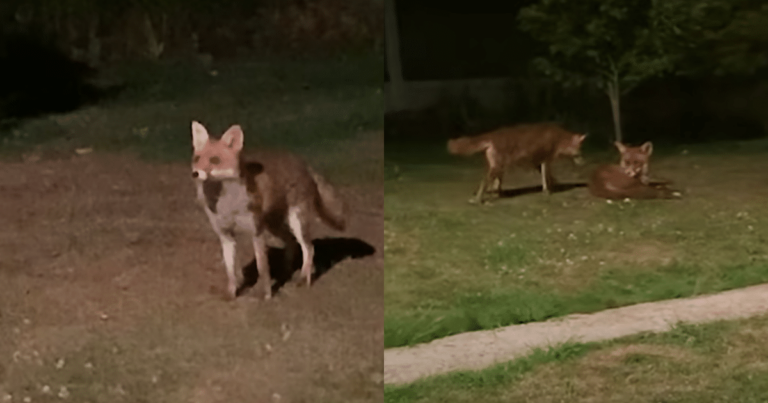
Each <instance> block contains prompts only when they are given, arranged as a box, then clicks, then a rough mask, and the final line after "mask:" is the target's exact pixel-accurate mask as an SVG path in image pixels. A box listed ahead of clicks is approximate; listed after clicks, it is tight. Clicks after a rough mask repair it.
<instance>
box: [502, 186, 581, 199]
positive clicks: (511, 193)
mask: <svg viewBox="0 0 768 403" xmlns="http://www.w3.org/2000/svg"><path fill="white" fill-rule="evenodd" d="M583 187H587V184H586V183H558V184H557V185H555V186H553V187H552V193H561V192H566V191H569V190H572V189H576V188H583ZM543 190H544V189H542V187H541V185H539V186H528V187H524V188H517V189H502V190H501V191H500V192H499V197H500V198H504V199H506V198H511V197H518V196H524V195H527V194H534V193H541V192H543Z"/></svg>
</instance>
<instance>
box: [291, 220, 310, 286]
mask: <svg viewBox="0 0 768 403" xmlns="http://www.w3.org/2000/svg"><path fill="white" fill-rule="evenodd" d="M308 213H309V208H307V207H291V208H290V209H288V226H289V227H290V229H291V232H292V233H293V236H294V237H296V241H297V242H298V243H299V246H301V254H302V263H301V275H302V276H303V277H304V278H306V279H307V286H310V285H311V284H312V270H313V269H314V259H315V246H314V245H313V244H312V239H311V238H310V236H309V226H308V225H307V224H308V223H309V217H308Z"/></svg>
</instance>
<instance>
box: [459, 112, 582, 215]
mask: <svg viewBox="0 0 768 403" xmlns="http://www.w3.org/2000/svg"><path fill="white" fill-rule="evenodd" d="M586 137H587V135H586V134H582V133H573V132H570V131H568V130H565V129H564V128H562V127H561V126H560V125H559V124H556V123H531V124H521V125H516V126H506V127H501V128H499V129H496V130H494V131H491V132H487V133H484V134H480V135H477V136H471V137H470V136H464V137H459V138H455V139H450V140H448V152H449V153H450V154H454V155H472V154H475V153H478V152H481V151H482V152H485V159H486V163H487V173H486V175H485V176H484V177H483V179H482V180H481V181H480V186H479V188H478V189H477V192H475V194H474V197H472V198H471V199H470V200H469V201H470V203H483V202H484V201H485V200H484V197H483V196H484V195H485V194H486V193H489V192H494V193H496V194H499V193H500V192H501V183H502V178H503V176H504V172H505V171H506V169H507V168H508V167H510V166H513V165H515V166H521V167H527V168H532V169H535V170H537V171H538V172H539V173H540V174H541V182H542V191H543V192H544V193H546V194H550V193H551V191H552V187H553V186H554V185H556V181H555V178H554V176H553V175H552V168H551V164H552V162H553V161H554V160H556V159H558V158H571V159H572V160H573V162H574V163H575V164H576V165H583V163H584V160H583V158H582V156H581V144H582V143H583V142H584V139H585V138H586Z"/></svg>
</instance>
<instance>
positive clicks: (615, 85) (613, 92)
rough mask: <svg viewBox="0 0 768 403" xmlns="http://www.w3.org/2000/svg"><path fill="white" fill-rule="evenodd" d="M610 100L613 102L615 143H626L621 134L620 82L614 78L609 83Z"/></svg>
mask: <svg viewBox="0 0 768 403" xmlns="http://www.w3.org/2000/svg"><path fill="white" fill-rule="evenodd" d="M608 98H609V99H610V100H611V112H612V113H613V131H614V136H615V139H614V140H615V141H618V142H622V141H624V136H623V135H622V133H621V104H620V101H621V92H620V91H619V80H618V78H616V77H614V78H613V79H611V81H609V82H608Z"/></svg>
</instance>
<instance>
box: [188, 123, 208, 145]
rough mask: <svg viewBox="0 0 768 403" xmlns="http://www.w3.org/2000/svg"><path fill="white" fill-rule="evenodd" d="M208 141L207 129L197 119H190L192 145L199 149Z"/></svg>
mask: <svg viewBox="0 0 768 403" xmlns="http://www.w3.org/2000/svg"><path fill="white" fill-rule="evenodd" d="M207 142H208V130H205V126H203V125H201V124H200V123H199V122H197V121H192V147H193V148H194V149H195V151H197V150H201V149H202V148H203V147H205V144H206V143H207Z"/></svg>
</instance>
